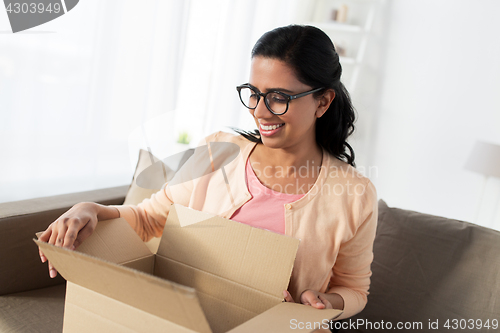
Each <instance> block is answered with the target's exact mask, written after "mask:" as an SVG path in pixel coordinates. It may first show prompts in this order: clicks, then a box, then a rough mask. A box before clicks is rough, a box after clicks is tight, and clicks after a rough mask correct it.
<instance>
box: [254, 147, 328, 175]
mask: <svg viewBox="0 0 500 333" xmlns="http://www.w3.org/2000/svg"><path fill="white" fill-rule="evenodd" d="M251 156H252V158H251V161H252V163H253V162H257V163H260V164H263V165H264V166H268V167H270V168H271V169H274V168H276V169H282V170H283V169H290V170H294V169H295V170H299V168H301V167H302V168H304V167H306V168H307V169H309V168H312V167H316V168H319V167H321V165H322V163H323V150H322V149H321V147H319V146H317V145H315V146H314V149H300V148H299V147H290V148H270V147H266V146H265V145H264V144H260V143H259V144H257V145H256V147H255V148H254V151H253V152H252V154H251ZM289 167H292V168H289Z"/></svg>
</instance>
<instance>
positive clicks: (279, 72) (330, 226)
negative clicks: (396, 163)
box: [40, 25, 377, 319]
mask: <svg viewBox="0 0 500 333" xmlns="http://www.w3.org/2000/svg"><path fill="white" fill-rule="evenodd" d="M341 72H342V69H341V66H340V63H339V57H338V55H337V53H336V52H335V49H334V46H333V44H332V42H331V40H330V39H329V37H328V36H327V35H326V34H324V33H323V32H322V31H321V30H319V29H317V28H314V27H310V26H297V25H291V26H286V27H282V28H277V29H275V30H272V31H270V32H267V33H266V34H264V35H263V36H262V37H261V38H260V39H259V40H258V41H257V43H256V44H255V46H254V48H253V50H252V65H251V72H250V80H249V82H248V83H246V84H243V85H240V86H238V87H237V90H238V93H239V95H240V99H241V101H242V103H243V104H244V105H245V106H246V107H247V108H248V109H249V112H250V114H251V115H252V116H253V118H254V120H255V123H256V125H257V127H258V130H256V131H255V132H254V133H248V132H244V131H241V130H236V131H237V132H239V133H240V135H233V134H229V133H224V132H218V133H214V134H212V135H210V136H208V137H207V138H206V142H207V143H209V142H231V143H234V144H237V145H238V146H239V148H240V152H241V154H239V155H238V157H237V158H236V159H235V160H234V161H232V162H231V163H229V164H227V165H226V166H225V167H224V170H221V171H218V170H217V171H216V172H212V173H210V174H209V175H206V176H204V177H201V178H199V179H198V180H191V181H187V182H183V183H180V184H177V185H169V184H167V185H166V186H164V188H163V189H162V190H160V191H159V192H157V193H156V194H154V195H153V196H152V197H151V198H150V199H146V200H144V201H143V202H142V203H141V204H139V205H137V206H102V205H98V204H95V203H80V204H77V205H75V206H74V207H73V208H71V209H70V210H69V211H68V212H66V213H65V214H63V215H62V216H61V217H60V218H59V219H58V220H56V221H55V222H54V223H52V224H51V225H50V226H49V227H48V229H47V230H46V231H45V232H44V233H43V235H42V236H41V240H43V241H48V242H49V243H51V244H55V245H58V246H63V247H67V248H75V247H76V246H78V245H79V244H80V243H81V242H82V241H83V240H84V239H85V238H87V237H88V236H89V235H90V234H91V233H92V232H93V230H94V228H95V226H96V223H97V221H98V220H105V219H111V218H117V217H123V218H125V219H126V220H127V221H128V222H129V223H130V225H131V226H132V227H133V228H134V229H135V230H136V232H137V233H138V234H139V236H141V238H143V240H148V239H150V238H151V237H154V236H156V237H158V236H160V235H161V233H162V231H163V226H164V224H165V221H166V218H167V215H168V212H169V208H170V205H171V204H172V203H173V202H175V203H179V204H182V205H185V206H188V207H191V208H194V209H197V210H201V211H207V212H211V213H215V214H218V215H220V216H223V217H226V218H231V219H233V220H236V221H239V222H243V223H248V224H251V225H253V226H256V227H262V228H266V229H269V230H272V231H275V232H280V233H283V234H286V235H289V236H292V237H295V238H299V239H301V243H300V246H299V249H298V252H297V256H296V260H295V264H294V268H293V272H292V276H291V279H290V284H289V288H288V290H285V291H284V292H283V293H284V298H285V301H287V302H300V303H302V304H305V305H309V306H313V307H316V308H318V309H323V308H335V309H342V310H343V311H344V312H343V314H342V315H341V317H339V319H342V318H348V317H350V316H352V315H354V314H356V313H358V312H359V311H361V310H362V309H363V308H364V306H365V305H366V302H367V297H366V296H367V294H368V288H369V285H370V276H371V270H370V265H371V262H372V259H373V253H372V248H373V240H374V237H375V229H376V223H377V199H376V191H375V188H374V186H373V184H372V183H371V182H370V181H369V179H367V178H365V177H363V176H362V175H361V174H359V173H358V172H357V171H356V169H355V168H354V166H355V164H354V152H353V150H352V148H351V147H350V146H349V144H348V143H347V142H346V140H347V138H348V136H349V135H350V134H351V133H352V132H353V130H354V125H353V123H354V110H353V107H352V105H351V101H350V98H349V95H348V93H347V91H346V89H345V88H344V86H343V84H342V83H341V82H340V76H341ZM214 154H219V156H218V157H220V156H222V158H224V156H223V155H224V152H216V153H214ZM194 156H196V154H195V155H193V157H192V158H191V159H190V160H189V161H188V162H187V163H186V165H184V166H183V167H182V169H181V170H184V171H183V172H184V173H186V172H187V173H189V171H186V170H189V168H192V167H196V166H197V165H199V162H200V161H197V157H194ZM304 170H305V174H304ZM301 171H302V172H301ZM40 256H41V259H42V262H45V261H46V258H45V257H44V256H43V254H42V253H40ZM49 270H50V276H51V277H54V276H55V275H56V271H55V269H54V268H53V267H52V266H51V265H50V263H49Z"/></svg>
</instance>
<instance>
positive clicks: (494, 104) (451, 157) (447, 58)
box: [370, 0, 500, 229]
mask: <svg viewBox="0 0 500 333" xmlns="http://www.w3.org/2000/svg"><path fill="white" fill-rule="evenodd" d="M388 6H390V11H389V15H388V17H387V20H388V21H387V23H388V31H389V33H388V36H387V38H388V39H387V50H386V51H387V54H386V58H385V59H386V60H385V67H384V68H385V69H384V75H383V76H382V77H383V80H382V87H381V96H380V99H381V104H380V110H379V111H378V112H379V114H378V115H377V120H378V122H377V125H376V127H375V128H376V130H375V133H374V134H373V138H374V141H373V149H374V150H373V154H372V158H371V161H370V164H371V165H372V166H376V167H377V169H378V176H377V177H373V181H374V183H375V185H376V187H377V190H378V194H379V197H380V198H382V199H384V200H385V201H386V202H387V203H388V204H389V205H390V206H395V207H401V208H406V209H412V210H417V211H421V212H425V213H430V214H435V215H441V216H446V217H451V218H456V219H461V220H466V221H472V220H473V219H474V215H475V209H476V205H477V203H478V198H479V196H480V193H481V190H482V180H483V177H482V176H481V175H479V174H475V173H473V172H471V171H467V170H465V169H464V168H463V166H464V163H465V161H466V159H467V157H468V155H469V153H470V151H471V149H472V147H473V145H474V142H475V141H476V140H482V141H488V142H491V143H496V144H500V94H499V93H500V37H499V36H498V33H499V32H500V20H498V14H499V13H500V1H495V0H481V1H477V0H474V1H473V0H460V1H453V0H446V1H435V0H395V1H389V2H388ZM499 188H500V186H499V182H498V181H497V180H494V179H493V180H491V181H490V182H489V184H488V185H487V190H488V193H487V200H489V201H494V200H492V198H493V197H494V196H495V194H496V192H498V189H499ZM494 204H495V203H494V202H491V203H490V207H489V209H490V210H491V209H493V208H492V207H493V206H492V205H494ZM484 209H486V208H484V207H483V211H484ZM483 215H487V214H485V213H484V212H483ZM497 215H498V214H497ZM486 223H487V222H486V220H484V221H482V222H481V221H479V224H483V225H484V224H486ZM496 228H498V229H500V223H497V225H496Z"/></svg>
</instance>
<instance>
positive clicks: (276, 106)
mask: <svg viewBox="0 0 500 333" xmlns="http://www.w3.org/2000/svg"><path fill="white" fill-rule="evenodd" d="M321 89H324V88H317V89H313V90H309V91H306V92H303V93H300V94H297V95H288V94H285V93H284V92H281V91H268V92H267V93H261V92H260V91H258V90H257V89H256V88H255V87H253V86H251V85H250V84H248V83H246V84H242V85H241V86H237V87H236V90H238V94H239V95H240V100H241V103H243V105H244V106H246V107H247V108H249V109H252V110H254V109H255V108H256V107H257V104H259V101H260V97H261V96H262V97H263V98H264V103H265V104H266V107H267V109H268V110H269V111H271V113H273V114H275V115H278V116H280V115H282V114H285V113H286V112H287V111H288V105H289V104H290V101H291V100H292V99H297V98H300V97H304V96H307V95H309V94H312V93H315V92H317V91H320V90H321Z"/></svg>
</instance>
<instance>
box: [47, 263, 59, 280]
mask: <svg viewBox="0 0 500 333" xmlns="http://www.w3.org/2000/svg"><path fill="white" fill-rule="evenodd" d="M49 276H50V277H51V278H55V277H56V276H57V270H56V269H55V268H54V266H52V264H51V263H50V261H49Z"/></svg>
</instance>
